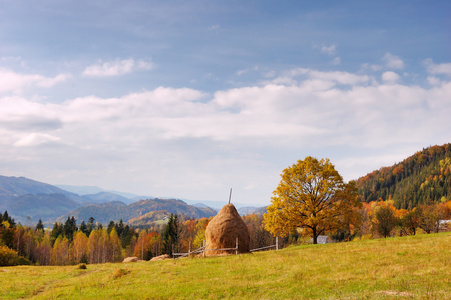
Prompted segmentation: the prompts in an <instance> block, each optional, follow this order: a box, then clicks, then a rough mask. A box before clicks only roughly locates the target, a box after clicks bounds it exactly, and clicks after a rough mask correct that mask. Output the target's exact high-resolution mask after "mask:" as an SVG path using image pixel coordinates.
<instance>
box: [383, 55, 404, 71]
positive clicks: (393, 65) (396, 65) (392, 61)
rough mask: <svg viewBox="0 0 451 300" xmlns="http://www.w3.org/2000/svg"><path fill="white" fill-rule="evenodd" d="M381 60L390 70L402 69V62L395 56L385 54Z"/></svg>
mask: <svg viewBox="0 0 451 300" xmlns="http://www.w3.org/2000/svg"><path fill="white" fill-rule="evenodd" d="M382 60H383V61H384V62H385V65H386V66H387V67H388V68H390V69H403V68H404V61H403V60H402V59H401V58H400V57H399V56H396V55H393V54H390V53H388V52H387V53H386V54H385V55H384V57H383V58H382Z"/></svg>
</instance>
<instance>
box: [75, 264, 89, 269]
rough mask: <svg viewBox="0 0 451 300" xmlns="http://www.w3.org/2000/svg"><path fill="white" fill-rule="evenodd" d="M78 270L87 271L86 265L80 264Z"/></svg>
mask: <svg viewBox="0 0 451 300" xmlns="http://www.w3.org/2000/svg"><path fill="white" fill-rule="evenodd" d="M77 269H80V270H86V269H87V267H86V264H78V265H77Z"/></svg>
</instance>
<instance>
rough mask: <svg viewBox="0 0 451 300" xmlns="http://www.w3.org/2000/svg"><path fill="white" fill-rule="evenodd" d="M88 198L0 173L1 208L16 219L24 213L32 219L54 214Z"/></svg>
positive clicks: (58, 213)
mask: <svg viewBox="0 0 451 300" xmlns="http://www.w3.org/2000/svg"><path fill="white" fill-rule="evenodd" d="M88 201H91V200H89V199H88V198H83V197H81V196H79V195H77V194H74V193H70V192H68V191H65V190H62V189H60V188H57V187H55V186H53V185H50V184H47V183H43V182H39V181H35V180H31V179H28V178H25V177H7V176H0V211H4V210H8V213H9V214H10V215H12V216H13V217H14V218H15V219H16V221H19V222H23V221H24V220H26V218H27V217H32V218H33V221H37V220H34V219H36V218H37V219H39V218H42V219H43V220H45V219H51V218H56V217H58V216H60V215H61V214H64V213H66V212H69V211H71V210H73V209H75V208H76V207H78V206H80V205H81V204H83V203H86V202H88ZM41 214H42V215H41Z"/></svg>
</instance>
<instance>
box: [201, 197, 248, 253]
mask: <svg viewBox="0 0 451 300" xmlns="http://www.w3.org/2000/svg"><path fill="white" fill-rule="evenodd" d="M236 238H238V253H248V252H250V251H249V242H250V236H249V230H248V229H247V226H246V224H245V223H244V221H243V219H242V218H241V217H240V215H239V214H238V211H237V210H236V208H235V206H234V205H233V204H227V205H225V206H224V207H223V208H222V209H221V210H220V211H219V213H218V214H217V215H216V216H215V217H214V218H213V219H212V220H211V221H210V223H208V226H207V228H206V229H205V239H206V245H207V247H206V250H208V249H224V248H235V247H236ZM224 254H235V250H211V251H205V255H206V256H216V255H224Z"/></svg>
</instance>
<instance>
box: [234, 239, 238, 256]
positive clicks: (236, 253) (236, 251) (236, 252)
mask: <svg viewBox="0 0 451 300" xmlns="http://www.w3.org/2000/svg"><path fill="white" fill-rule="evenodd" d="M235 249H236V250H235V255H238V238H236V248H235Z"/></svg>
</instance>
